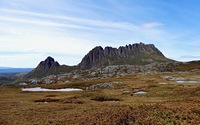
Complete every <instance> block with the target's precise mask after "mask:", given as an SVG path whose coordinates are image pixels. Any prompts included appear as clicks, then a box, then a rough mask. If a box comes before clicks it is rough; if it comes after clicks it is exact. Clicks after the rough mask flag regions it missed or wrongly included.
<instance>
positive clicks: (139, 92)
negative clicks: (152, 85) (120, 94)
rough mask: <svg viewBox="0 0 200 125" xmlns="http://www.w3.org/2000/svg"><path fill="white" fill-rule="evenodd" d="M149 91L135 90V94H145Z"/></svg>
mask: <svg viewBox="0 0 200 125" xmlns="http://www.w3.org/2000/svg"><path fill="white" fill-rule="evenodd" d="M146 93H147V92H145V91H138V92H135V93H133V94H136V95H143V94H146Z"/></svg>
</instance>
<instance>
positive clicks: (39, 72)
mask: <svg viewBox="0 0 200 125" xmlns="http://www.w3.org/2000/svg"><path fill="white" fill-rule="evenodd" d="M75 67H76V66H67V65H60V64H59V63H58V62H57V61H55V60H54V58H52V57H50V56H49V57H47V58H46V59H45V60H44V61H41V62H40V63H39V64H38V66H37V67H36V68H35V69H34V70H33V71H31V72H30V73H28V74H27V75H26V77H28V78H35V77H43V76H47V75H52V74H59V73H65V72H68V71H71V70H73V69H75Z"/></svg>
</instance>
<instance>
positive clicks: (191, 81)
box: [176, 80, 198, 83]
mask: <svg viewBox="0 0 200 125" xmlns="http://www.w3.org/2000/svg"><path fill="white" fill-rule="evenodd" d="M176 82H177V83H198V81H196V80H176Z"/></svg>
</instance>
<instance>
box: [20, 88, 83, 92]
mask: <svg viewBox="0 0 200 125" xmlns="http://www.w3.org/2000/svg"><path fill="white" fill-rule="evenodd" d="M22 91H32V92H40V91H43V92H71V91H82V89H75V88H64V89H45V88H41V87H34V88H22Z"/></svg>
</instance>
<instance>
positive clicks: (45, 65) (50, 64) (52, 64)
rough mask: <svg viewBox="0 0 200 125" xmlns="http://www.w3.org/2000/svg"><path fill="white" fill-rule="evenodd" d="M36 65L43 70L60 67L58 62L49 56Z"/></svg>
mask: <svg viewBox="0 0 200 125" xmlns="http://www.w3.org/2000/svg"><path fill="white" fill-rule="evenodd" d="M38 67H39V68H41V69H44V70H48V69H53V68H54V69H56V68H58V67H60V64H59V63H58V62H57V61H55V60H54V58H52V57H50V56H49V57H47V59H45V61H42V62H40V64H39V65H38Z"/></svg>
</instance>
